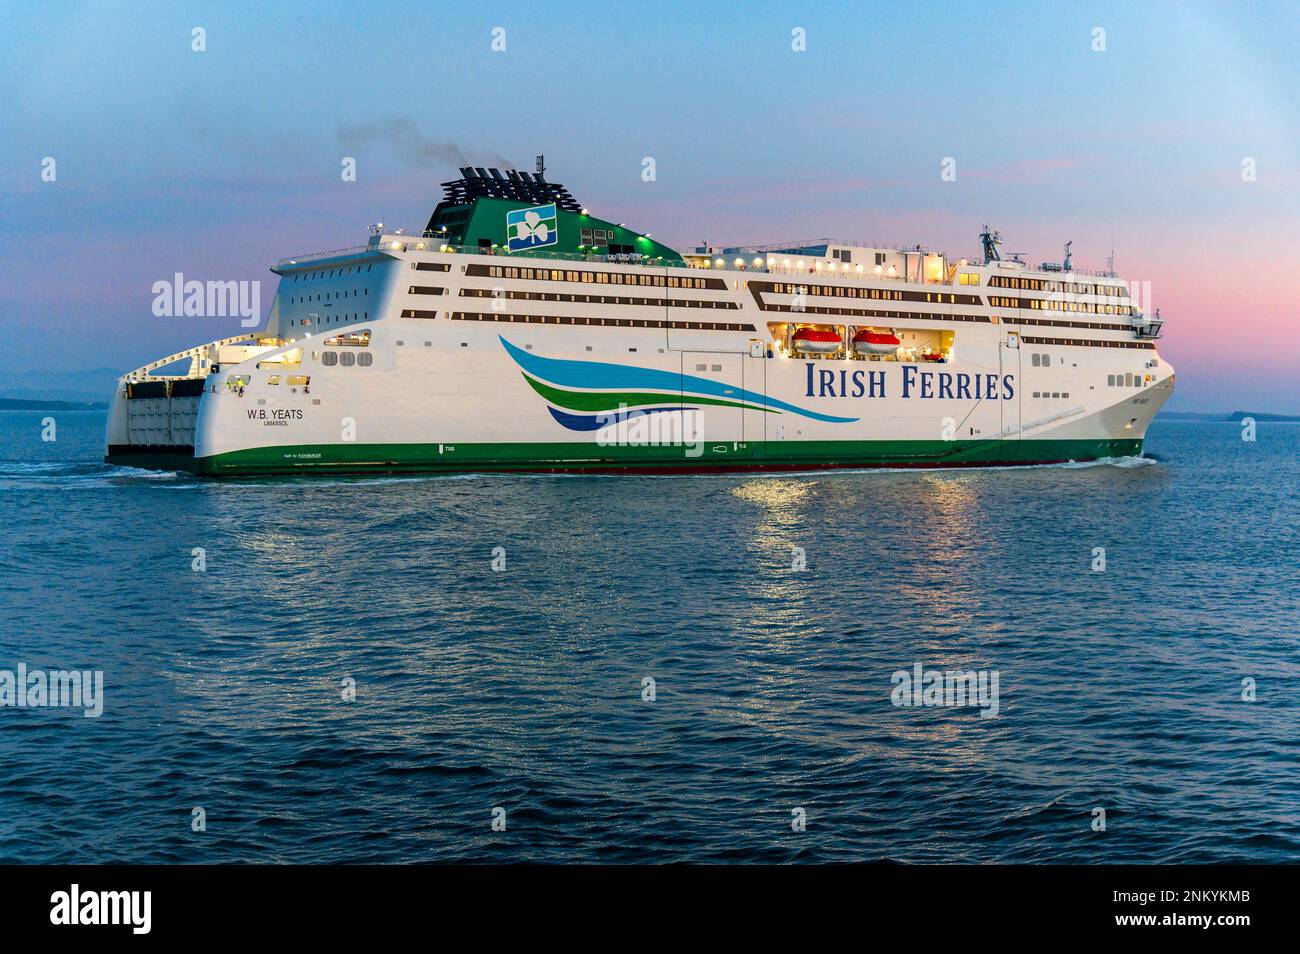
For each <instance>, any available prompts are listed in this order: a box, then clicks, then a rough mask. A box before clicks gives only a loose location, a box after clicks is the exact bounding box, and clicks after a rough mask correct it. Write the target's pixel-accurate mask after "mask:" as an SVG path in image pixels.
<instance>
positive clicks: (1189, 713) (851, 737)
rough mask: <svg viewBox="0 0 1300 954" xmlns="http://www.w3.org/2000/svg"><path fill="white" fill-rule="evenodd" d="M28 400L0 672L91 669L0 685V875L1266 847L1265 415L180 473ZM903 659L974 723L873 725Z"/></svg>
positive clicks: (1297, 668)
mask: <svg viewBox="0 0 1300 954" xmlns="http://www.w3.org/2000/svg"><path fill="white" fill-rule="evenodd" d="M43 416H44V415H42V414H38V413H19V412H8V413H3V414H0V507H2V509H0V514H3V517H4V525H5V526H4V533H3V535H0V600H2V602H0V622H2V623H3V626H2V627H0V669H15V668H16V667H17V665H18V663H19V662H25V663H26V664H27V665H28V666H29V667H33V668H34V667H58V668H70V667H78V668H90V669H100V670H103V672H104V680H105V688H104V695H105V711H104V714H103V715H102V716H101V717H100V718H84V717H82V715H81V714H80V713H79V712H76V711H74V710H68V709H63V710H53V709H15V708H0V759H2V760H3V766H4V770H3V772H0V861H27V862H79V861H135V862H204V861H216V862H253V861H281V862H325V861H575V860H578V861H618V862H658V861H726V860H736V861H791V860H794V861H857V860H878V859H895V860H899V861H908V862H945V861H967V862H1014V861H1043V862H1140V861H1165V862H1175V861H1195V862H1209V861H1283V860H1292V861H1293V860H1295V858H1296V857H1297V853H1298V852H1300V732H1298V731H1297V726H1300V656H1298V655H1297V649H1298V646H1297V628H1298V627H1300V603H1298V600H1300V569H1298V566H1300V561H1298V558H1297V552H1298V550H1297V542H1298V541H1297V530H1296V527H1297V517H1298V516H1300V513H1298V511H1300V504H1298V503H1297V486H1300V484H1298V482H1297V477H1298V476H1300V464H1298V463H1297V458H1298V456H1300V455H1298V453H1297V452H1298V451H1300V426H1296V425H1269V424H1263V425H1260V428H1259V439H1258V441H1257V442H1256V443H1253V444H1251V443H1245V442H1243V441H1242V440H1241V439H1240V433H1241V432H1240V428H1239V427H1237V426H1235V425H1228V424H1222V425H1216V424H1184V423H1164V422H1161V423H1158V424H1157V425H1156V427H1155V428H1154V429H1153V432H1152V435H1151V437H1150V439H1149V440H1148V443H1147V450H1148V453H1149V454H1150V455H1152V457H1153V458H1154V459H1153V460H1143V461H1125V462H1110V463H1102V464H1093V465H1064V466H1059V467H1047V468H1032V469H1023V470H1020V469H1017V470H990V471H961V472H947V471H933V472H864V473H840V474H834V475H826V474H817V475H811V476H798V475H796V476H786V475H782V476H735V477H732V476H728V477H664V478H651V477H544V476H468V477H433V478H402V479H370V480H362V479H322V480H306V479H304V480H283V479H282V480H260V481H240V482H223V483H218V482H210V481H201V480H197V479H194V478H192V477H189V476H186V475H177V474H153V473H147V472H144V471H135V470H128V469H123V468H114V467H108V466H105V465H103V464H101V463H99V455H100V451H101V449H100V441H101V438H102V433H103V418H102V415H99V414H92V413H65V414H61V415H59V416H58V427H59V430H58V436H59V440H58V441H57V442H54V443H45V442H42V441H41V440H40V434H41V425H40V420H41V418H42V417H43ZM196 547H201V548H203V549H204V551H205V552H206V571H205V572H195V570H194V569H192V562H193V560H194V556H193V555H192V553H193V550H194V548H196ZM497 547H500V548H503V550H504V556H505V569H504V571H501V572H495V571H494V570H493V568H492V560H493V551H494V548H497ZM796 547H800V548H803V551H804V553H805V555H806V560H807V569H806V570H797V569H794V568H793V567H792V563H793V559H794V548H796ZM1095 547H1104V548H1105V551H1106V569H1105V571H1104V572H1093V570H1092V568H1091V566H1092V563H1093V550H1094V548H1095ZM918 662H919V663H921V664H922V665H923V666H924V667H925V668H927V669H930V668H938V669H957V668H960V669H983V670H996V671H997V673H998V674H999V687H1000V700H999V701H1000V711H999V712H998V714H997V716H996V717H994V718H981V717H980V716H979V714H978V712H979V710H978V709H977V708H960V709H957V708H925V707H919V708H904V707H895V706H894V705H893V704H892V703H891V690H892V689H893V684H892V682H891V676H892V675H893V673H895V672H896V671H898V670H911V668H912V667H913V665H914V664H916V663H918ZM647 677H649V678H652V679H654V680H655V699H654V701H652V702H651V701H643V698H642V694H643V680H644V679H646V678H647ZM347 678H351V679H354V680H355V681H356V699H355V701H352V702H345V701H343V698H342V696H343V686H344V680H345V679H347ZM1246 678H1252V679H1254V680H1255V683H1256V687H1257V689H1256V691H1257V699H1256V701H1254V702H1246V701H1243V700H1242V691H1243V689H1242V686H1243V679H1246ZM195 807H201V808H202V809H203V810H204V812H206V818H207V830H206V831H204V832H194V831H192V830H191V818H192V811H193V809H194V808H195ZM494 807H501V808H504V809H505V812H506V820H507V827H506V831H504V832H494V831H493V830H492V828H491V821H492V809H493V808H494ZM799 807H801V808H803V809H804V810H805V811H806V815H807V830H806V831H804V832H794V831H792V830H791V819H792V814H791V812H792V809H794V808H799ZM1095 808H1104V809H1105V811H1106V830H1105V831H1104V832H1094V831H1093V830H1091V824H1092V822H1093V817H1094V816H1093V810H1094V809H1095Z"/></svg>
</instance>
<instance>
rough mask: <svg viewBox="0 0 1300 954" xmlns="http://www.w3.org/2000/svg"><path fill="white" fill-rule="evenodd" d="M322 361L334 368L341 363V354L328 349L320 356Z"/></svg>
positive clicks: (328, 366)
mask: <svg viewBox="0 0 1300 954" xmlns="http://www.w3.org/2000/svg"><path fill="white" fill-rule="evenodd" d="M320 363H321V364H323V365H325V367H327V368H332V367H334V365H336V364H338V363H339V356H338V355H337V354H336V353H335V352H333V351H326V352H325V353H324V354H323V355H321V356H320Z"/></svg>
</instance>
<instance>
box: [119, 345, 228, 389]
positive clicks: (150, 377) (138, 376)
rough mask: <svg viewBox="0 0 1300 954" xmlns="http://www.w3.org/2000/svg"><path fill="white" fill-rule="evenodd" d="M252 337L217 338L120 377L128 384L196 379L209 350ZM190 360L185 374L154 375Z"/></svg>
mask: <svg viewBox="0 0 1300 954" xmlns="http://www.w3.org/2000/svg"><path fill="white" fill-rule="evenodd" d="M252 338H253V336H252V335H248V334H243V335H233V336H232V337H229V338H219V339H218V340H216V341H209V342H208V343H207V344H201V345H198V346H196V347H193V348H186V349H185V350H184V351H177V352H176V353H175V354H169V355H167V357H165V358H159V359H158V360H157V361H150V362H149V363H148V364H145V365H141V366H140V367H138V368H136V369H135V370H134V371H128V372H127V373H126V374H124V375H123V376H122V378H123V380H125V381H129V382H137V381H173V380H179V379H183V378H198V377H203V376H204V375H202V374H199V370H200V361H201V360H202V359H203V358H204V357H205V356H206V355H207V354H208V349H210V348H220V347H222V346H224V345H231V344H235V343H236V342H238V341H251V340H252ZM186 358H189V359H190V366H189V370H188V371H187V372H186V373H185V374H154V373H153V372H154V371H155V370H157V369H158V368H165V367H167V366H168V365H169V364H175V363H176V362H178V361H183V360H184V359H186Z"/></svg>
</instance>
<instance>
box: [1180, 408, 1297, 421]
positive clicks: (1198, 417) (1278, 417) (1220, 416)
mask: <svg viewBox="0 0 1300 954" xmlns="http://www.w3.org/2000/svg"><path fill="white" fill-rule="evenodd" d="M1247 417H1250V418H1254V419H1255V420H1256V421H1267V422H1268V423H1271V424H1287V423H1295V422H1297V421H1300V414H1269V413H1266V412H1264V411H1233V412H1232V413H1231V414H1224V413H1222V412H1219V413H1214V414H1210V413H1205V412H1201V411H1160V412H1158V413H1157V414H1156V420H1161V419H1162V418H1163V419H1164V420H1167V421H1205V422H1207V423H1219V424H1235V423H1238V422H1240V421H1241V420H1242V419H1243V418H1247Z"/></svg>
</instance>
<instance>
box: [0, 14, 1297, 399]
mask: <svg viewBox="0 0 1300 954" xmlns="http://www.w3.org/2000/svg"><path fill="white" fill-rule="evenodd" d="M0 7H2V9H0V16H3V22H4V23H5V29H4V31H3V33H0V96H2V97H3V99H2V101H3V102H4V103H5V107H4V109H3V111H0V202H2V203H3V205H2V206H0V208H3V214H0V252H2V253H3V254H2V256H0V317H2V318H3V321H4V323H5V326H6V328H7V329H10V330H11V331H14V332H17V333H16V334H13V335H12V336H11V337H10V339H9V344H8V352H7V354H5V355H4V357H3V358H0V393H3V391H4V388H5V375H6V372H7V371H11V370H13V369H14V368H15V367H18V366H24V367H27V368H37V369H46V368H48V369H49V370H50V371H51V373H53V372H56V371H57V372H59V373H66V372H70V371H77V370H81V369H90V368H98V367H115V368H126V367H129V366H134V365H136V364H140V363H142V362H144V361H146V360H148V359H150V358H152V357H155V356H157V355H158V354H159V353H163V352H166V351H168V350H175V349H177V348H181V347H185V346H188V345H190V344H194V343H198V342H200V341H204V340H209V339H212V338H216V337H219V336H221V335H225V334H232V333H236V332H237V331H238V323H237V321H235V320H229V321H227V320H223V319H216V318H206V319H194V318H191V319H178V318H171V319H163V318H156V317H154V316H153V314H152V312H151V309H150V305H151V302H152V298H153V295H152V292H151V288H152V284H153V282H154V281H157V280H159V279H165V278H170V277H171V275H172V274H173V273H175V272H177V271H180V272H183V273H184V274H185V275H186V277H188V278H198V279H221V280H229V279H262V280H263V282H264V286H263V302H264V304H269V302H270V298H271V295H272V293H273V290H274V278H275V277H274V276H273V275H271V274H270V273H269V272H267V270H266V269H267V267H268V266H269V265H271V264H273V263H274V262H275V261H276V260H277V259H278V258H280V257H282V256H284V255H289V254H294V253H299V252H304V251H309V250H313V249H324V248H335V247H340V246H347V245H353V244H358V243H360V242H361V241H363V238H364V230H365V226H366V225H367V224H368V223H370V222H373V221H378V220H382V221H385V222H389V223H406V224H407V225H409V226H420V225H422V224H423V223H424V221H425V219H426V218H427V216H428V213H429V212H430V210H431V209H432V207H433V205H434V204H435V203H436V201H437V199H438V196H439V194H440V189H439V183H441V182H442V181H444V180H446V179H448V178H452V177H453V176H454V175H455V168H454V166H455V162H454V156H455V155H456V153H457V151H459V152H460V153H461V154H464V155H465V156H467V157H468V158H470V159H472V160H473V161H475V163H476V164H479V165H485V164H489V163H492V162H511V163H514V164H516V165H518V166H520V167H522V168H531V167H532V162H533V156H534V154H535V153H537V152H539V151H544V152H545V153H546V156H547V165H548V168H549V170H550V173H551V177H552V178H553V179H555V180H558V181H561V182H564V183H565V184H566V185H568V186H569V187H570V188H571V189H572V190H573V192H574V193H575V195H577V196H578V198H579V199H580V200H581V201H583V202H584V203H586V204H587V205H589V206H590V207H591V208H592V209H593V210H595V211H596V212H597V213H598V214H603V215H606V216H607V217H609V218H613V219H615V220H617V221H627V222H629V223H630V224H634V225H636V226H637V227H640V228H644V229H647V230H650V231H653V232H654V234H655V237H656V238H659V239H662V240H665V241H668V242H669V243H670V244H687V243H691V244H693V243H695V242H697V241H699V240H700V239H708V240H709V241H711V242H714V243H733V242H774V241H781V240H786V239H795V238H809V237H819V236H841V237H846V238H861V239H875V240H880V241H891V242H900V243H915V242H922V243H925V244H926V245H929V246H932V247H936V248H939V249H943V250H946V251H948V252H949V253H951V254H954V255H961V254H967V255H969V254H974V253H975V251H976V249H977V241H976V234H977V232H978V230H979V226H980V225H981V224H982V223H983V222H984V221H985V220H988V221H990V222H991V223H993V224H994V225H995V226H996V227H998V228H1000V229H1001V231H1002V232H1003V234H1004V235H1005V236H1006V240H1007V246H1008V247H1009V248H1010V249H1011V250H1017V251H1024V252H1026V253H1027V254H1028V256H1029V259H1030V260H1031V261H1041V260H1043V259H1056V258H1059V256H1060V247H1061V245H1062V244H1063V243H1064V242H1065V241H1066V240H1067V239H1072V240H1073V241H1074V251H1075V262H1076V264H1078V265H1080V266H1094V267H1101V266H1103V265H1104V263H1105V259H1106V256H1107V254H1108V253H1109V252H1110V249H1111V244H1112V242H1113V243H1114V248H1115V251H1116V261H1117V266H1118V269H1119V271H1120V273H1121V274H1122V275H1124V276H1125V277H1128V278H1135V279H1140V280H1144V281H1150V282H1151V283H1152V294H1153V297H1154V300H1155V303H1156V304H1158V305H1160V306H1161V308H1162V310H1163V313H1164V315H1165V317H1166V318H1167V319H1168V324H1167V326H1166V328H1167V333H1166V340H1165V341H1164V342H1163V344H1162V351H1163V353H1165V354H1166V355H1167V356H1168V357H1169V358H1170V359H1171V360H1172V361H1173V362H1174V363H1175V365H1176V366H1177V367H1178V370H1179V389H1178V393H1177V396H1176V398H1175V402H1174V404H1173V405H1171V406H1172V407H1176V408H1183V409H1192V410H1196V409H1214V410H1232V409H1236V408H1238V407H1243V406H1247V405H1248V406H1250V407H1252V408H1253V409H1261V410H1279V411H1300V391H1298V389H1297V383H1296V382H1297V381H1300V347H1298V346H1297V344H1296V342H1295V331H1296V328H1297V317H1298V316H1297V313H1296V312H1297V308H1296V304H1295V294H1294V287H1295V284H1296V282H1295V279H1294V273H1295V270H1296V265H1295V262H1296V261H1297V257H1298V256H1300V214H1298V213H1300V142H1298V139H1300V122H1298V120H1300V115H1298V114H1300V107H1297V103H1300V70H1296V69H1295V67H1294V58H1295V52H1294V51H1295V50H1296V49H1300V7H1295V6H1286V5H1273V6H1269V5H1261V6H1251V7H1250V8H1249V9H1238V8H1236V7H1235V6H1229V5H1226V4H1225V5H1197V4H1178V5H1175V4H1160V3H1153V4H1141V5H1125V4H1064V3H1062V4H1042V5H1024V6H1018V5H1004V4H997V3H983V4H911V3H909V4H847V3H846V4H834V3H831V4H817V5H815V6H812V7H809V8H808V9H806V10H800V9H799V8H798V5H791V4H786V3H763V2H750V3H737V4H712V5H701V4H680V5H677V4H671V3H669V4H663V3H659V4H642V5H626V4H609V3H600V4H584V3H563V4H561V3H544V2H540V0H533V2H529V3H498V4H493V5H490V6H488V5H475V6H470V5H459V4H450V3H443V2H436V3H432V2H429V3H383V2H378V3H366V4H343V3H321V2H316V3H310V4H306V3H303V4H286V5H276V7H275V9H266V8H264V6H263V5H260V4H241V3H223V4H219V5H218V4H213V5H200V4H193V5H188V4H146V3H88V4H57V3H56V4H41V5H28V4H4V5H0ZM196 26H199V27H203V28H204V29H205V30H206V41H207V50H206V51H205V52H201V53H196V52H194V51H192V50H191V30H192V29H193V28H194V27H196ZM496 27H501V28H504V30H505V39H506V50H505V51H504V52H494V51H493V50H492V49H491V41H492V31H493V29H494V28H496ZM796 27H802V28H803V29H804V30H805V31H806V35H807V49H806V51H804V52H795V51H793V50H792V49H791V31H792V30H793V29H794V28H796ZM1097 27H1101V28H1103V29H1104V30H1105V31H1106V35H1105V43H1106V49H1105V51H1104V52H1096V51H1094V50H1093V49H1092V45H1093V30H1094V28H1097ZM46 156H52V157H54V158H55V159H56V161H57V180H56V181H55V182H42V181H41V178H40V172H41V160H42V159H43V157H46ZM344 156H353V157H355V158H356V160H357V164H358V178H357V181H356V182H344V181H343V180H342V179H341V177H340V175H339V171H340V161H341V159H342V157H344ZM645 156H652V157H654V159H655V161H656V165H657V179H656V181H654V182H644V181H642V179H641V160H642V158H643V157H645ZM944 157H952V158H954V159H955V160H956V163H957V166H956V168H957V179H956V181H955V182H943V181H941V179H940V175H939V172H940V163H941V161H942V159H943V158H944ZM1247 157H1249V158H1251V159H1253V160H1254V162H1255V165H1256V169H1257V177H1256V179H1255V181H1252V182H1243V181H1242V178H1241V168H1242V165H1241V164H1242V162H1243V159H1245V158H1247Z"/></svg>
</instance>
